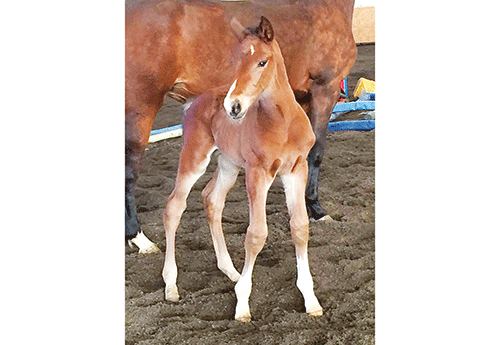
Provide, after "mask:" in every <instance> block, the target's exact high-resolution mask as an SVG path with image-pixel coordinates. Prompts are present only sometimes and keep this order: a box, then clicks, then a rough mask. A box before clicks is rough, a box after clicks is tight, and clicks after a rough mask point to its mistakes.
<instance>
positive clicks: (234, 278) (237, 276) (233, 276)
mask: <svg viewBox="0 0 500 345" xmlns="http://www.w3.org/2000/svg"><path fill="white" fill-rule="evenodd" d="M227 276H228V277H229V279H231V281H233V282H234V283H237V282H238V280H239V279H240V274H239V273H238V272H234V273H232V274H228V275H227Z"/></svg>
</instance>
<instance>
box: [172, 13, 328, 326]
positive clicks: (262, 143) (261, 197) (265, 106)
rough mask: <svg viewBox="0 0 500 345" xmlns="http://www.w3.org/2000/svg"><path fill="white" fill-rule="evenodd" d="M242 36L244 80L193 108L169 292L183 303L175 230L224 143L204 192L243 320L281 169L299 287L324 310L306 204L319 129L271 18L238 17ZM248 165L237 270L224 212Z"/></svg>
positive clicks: (178, 184) (178, 187)
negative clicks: (291, 75)
mask: <svg viewBox="0 0 500 345" xmlns="http://www.w3.org/2000/svg"><path fill="white" fill-rule="evenodd" d="M231 27H232V29H233V32H234V34H235V35H236V37H237V38H238V40H239V41H240V44H239V45H238V47H237V49H236V54H235V55H234V62H235V63H236V69H235V70H236V74H235V75H236V80H234V82H233V83H232V84H231V86H230V87H229V90H228V87H221V88H216V89H212V90H209V91H207V92H205V93H203V94H201V95H200V96H199V97H198V98H196V100H195V101H194V102H193V103H192V105H191V106H190V107H189V108H188V109H187V110H186V114H185V117H184V127H183V129H184V144H183V147H182V151H181V154H180V160H179V168H178V171H177V178H176V181H175V187H174V190H173V192H172V194H171V195H170V197H169V200H168V204H167V206H166V209H165V211H164V214H163V221H164V226H165V234H166V242H167V246H166V255H165V266H164V268H163V279H164V280H165V284H166V287H165V297H166V299H167V300H170V301H177V300H178V299H179V294H178V290H177V286H176V279H177V266H176V263H175V233H176V230H177V227H178V225H179V222H180V219H181V216H182V213H183V212H184V210H185V208H186V199H187V196H188V194H189V191H190V190H191V188H192V186H193V185H194V183H195V182H196V180H198V178H199V177H200V176H201V175H202V174H203V173H204V172H205V169H206V167H207V165H208V163H209V161H210V156H211V154H212V153H213V152H214V151H215V150H216V149H219V150H220V151H221V154H220V156H219V160H218V168H217V170H216V171H215V173H214V176H213V177H212V180H211V181H210V182H209V183H208V185H207V186H206V187H205V189H204V190H203V192H202V195H203V199H204V201H205V206H206V210H207V216H208V220H209V223H210V231H211V235H212V239H213V244H214V248H215V253H216V256H217V265H218V267H219V268H220V269H221V270H222V271H223V272H224V273H225V274H226V275H227V276H228V277H229V278H230V279H231V280H232V281H234V282H237V284H236V286H235V291H236V296H237V304H236V313H235V319H236V320H239V321H243V322H248V321H250V319H251V316H250V307H249V302H248V301H249V297H250V292H251V287H252V271H253V266H254V263H255V259H256V257H257V255H258V254H259V252H260V251H261V249H262V247H263V246H264V243H265V241H266V238H267V233H268V230H267V223H266V199H267V193H268V190H269V187H270V186H271V184H272V182H273V181H274V179H275V177H276V175H278V174H279V175H280V176H281V178H282V181H283V185H284V189H285V194H286V203H287V207H288V212H289V214H290V227H291V234H292V239H293V243H294V245H295V252H296V255H297V287H298V288H299V290H300V291H301V292H302V295H303V296H304V302H305V307H306V312H307V313H309V314H310V315H313V316H320V315H322V313H323V310H322V308H321V306H320V304H319V302H318V300H317V298H316V296H315V295H314V291H313V280H312V276H311V273H310V271H309V263H308V258H307V242H308V238H309V217H308V215H307V210H306V203H305V190H306V183H307V175H308V166H307V155H308V153H309V151H310V149H311V147H312V146H313V145H314V142H315V135H314V132H313V130H312V127H311V124H310V122H309V119H308V118H307V115H306V113H305V112H304V110H303V109H302V107H301V106H300V105H299V104H298V103H297V102H296V100H295V97H294V93H293V91H292V88H291V87H290V84H289V82H288V78H287V74H286V70H285V65H284V60H283V56H282V54H281V50H280V48H279V46H278V43H277V42H276V40H275V39H274V32H273V28H272V26H271V23H270V22H269V21H268V20H267V19H266V18H264V17H262V18H261V22H260V25H259V26H258V28H257V29H256V30H255V31H254V32H250V31H248V30H247V29H245V28H244V27H243V26H242V25H241V24H240V23H239V22H238V21H237V20H236V19H233V21H232V22H231ZM241 167H243V168H244V169H245V176H246V188H247V193H248V199H249V204H250V224H249V227H248V230H247V233H246V237H245V253H246V254H245V265H244V267H243V271H242V273H241V276H240V274H239V273H238V272H237V271H236V269H235V268H234V265H233V263H232V261H231V257H230V256H229V253H228V251H227V247H226V243H225V240H224V235H223V232H222V221H221V220H222V210H223V208H224V202H225V198H226V195H227V193H228V192H229V190H230V189H231V187H232V186H233V185H234V183H235V181H236V178H237V176H238V171H239V169H240V168H241Z"/></svg>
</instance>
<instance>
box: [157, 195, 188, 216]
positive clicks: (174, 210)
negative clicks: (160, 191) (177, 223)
mask: <svg viewBox="0 0 500 345" xmlns="http://www.w3.org/2000/svg"><path fill="white" fill-rule="evenodd" d="M186 207H187V202H186V198H183V197H180V196H178V195H177V194H176V193H175V191H174V192H173V193H172V194H171V195H170V197H169V198H168V202H167V206H166V207H165V209H164V210H163V221H164V222H165V221H167V220H168V219H169V218H171V217H173V216H178V217H180V216H181V215H182V212H184V210H185V209H186Z"/></svg>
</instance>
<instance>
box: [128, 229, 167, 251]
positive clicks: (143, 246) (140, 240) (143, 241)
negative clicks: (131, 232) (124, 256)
mask: <svg viewBox="0 0 500 345" xmlns="http://www.w3.org/2000/svg"><path fill="white" fill-rule="evenodd" d="M131 243H133V244H135V245H136V246H137V247H138V248H139V254H141V255H149V254H153V253H157V252H159V251H160V248H158V246H157V245H156V244H154V243H153V242H151V241H150V240H149V238H147V237H146V235H144V233H143V232H142V231H141V232H139V233H138V234H137V236H135V238H133V239H131V240H129V242H128V244H129V245H130V246H131Z"/></svg>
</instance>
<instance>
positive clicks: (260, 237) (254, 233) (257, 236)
mask: <svg viewBox="0 0 500 345" xmlns="http://www.w3.org/2000/svg"><path fill="white" fill-rule="evenodd" d="M266 239H267V227H264V229H259V230H256V229H252V228H249V229H248V231H247V234H246V236H245V248H247V249H250V250H253V251H257V252H259V251H260V250H261V249H262V247H264V244H265V243H266Z"/></svg>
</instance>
